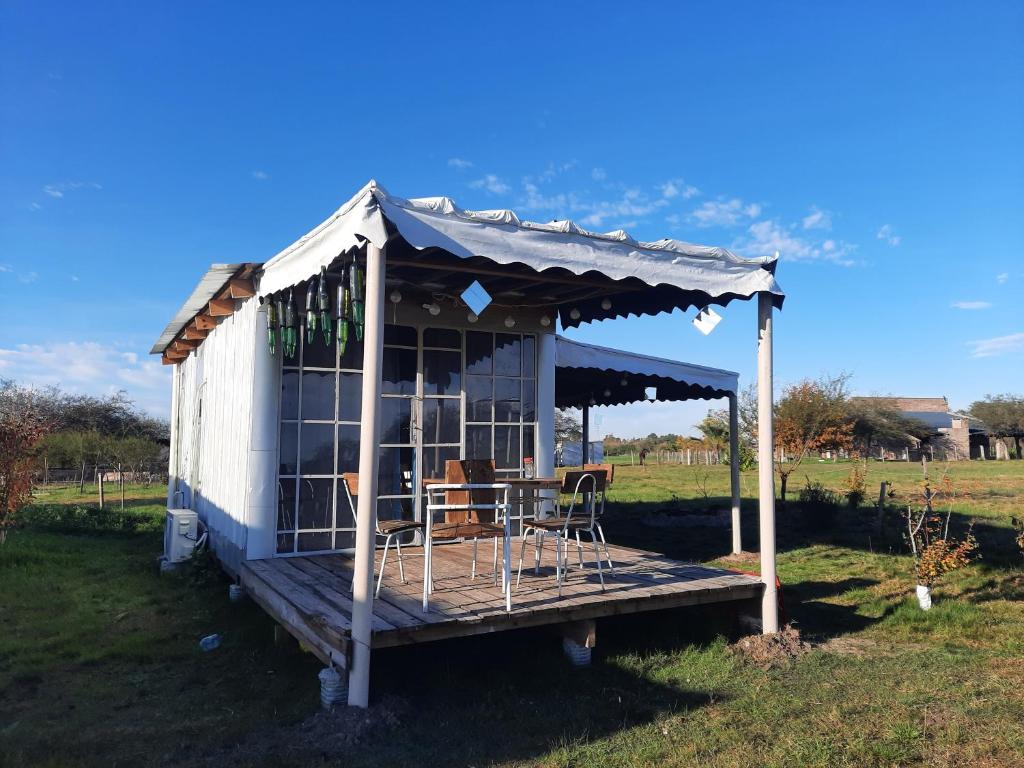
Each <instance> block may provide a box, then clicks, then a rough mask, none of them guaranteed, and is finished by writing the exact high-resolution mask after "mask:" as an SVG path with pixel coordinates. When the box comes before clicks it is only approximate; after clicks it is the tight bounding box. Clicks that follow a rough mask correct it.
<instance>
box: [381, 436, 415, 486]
mask: <svg viewBox="0 0 1024 768" xmlns="http://www.w3.org/2000/svg"><path fill="white" fill-rule="evenodd" d="M412 453H413V449H412V448H380V449H378V454H377V455H378V461H379V462H380V463H379V465H378V468H377V493H378V494H379V495H380V496H398V495H400V494H403V493H412Z"/></svg>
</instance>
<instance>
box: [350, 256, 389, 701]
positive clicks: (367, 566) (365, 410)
mask: <svg viewBox="0 0 1024 768" xmlns="http://www.w3.org/2000/svg"><path fill="white" fill-rule="evenodd" d="M385 260H386V256H385V253H384V251H383V250H382V249H379V248H377V247H375V246H374V245H373V244H372V243H367V245H366V310H365V311H366V318H365V320H366V323H365V330H364V334H363V402H362V415H361V422H360V428H359V499H358V509H357V517H356V558H355V565H354V570H353V573H352V670H351V672H350V673H349V677H348V703H349V705H350V706H353V707H366V706H368V704H369V701H370V634H371V631H372V630H371V623H372V620H373V557H374V548H375V544H376V540H377V539H376V535H375V522H376V519H377V464H378V459H377V446H378V443H379V442H380V440H379V438H380V390H381V368H382V363H383V359H384V272H385Z"/></svg>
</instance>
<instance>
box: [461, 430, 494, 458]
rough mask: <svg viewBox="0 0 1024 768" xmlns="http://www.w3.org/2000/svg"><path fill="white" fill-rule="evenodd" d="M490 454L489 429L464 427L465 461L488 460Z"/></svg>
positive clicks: (490, 456)
mask: <svg viewBox="0 0 1024 768" xmlns="http://www.w3.org/2000/svg"><path fill="white" fill-rule="evenodd" d="M492 456H493V454H492V453H491V427H490V425H488V426H486V427H475V426H467V427H466V458H467V459H490V458H492Z"/></svg>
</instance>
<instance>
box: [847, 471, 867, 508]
mask: <svg viewBox="0 0 1024 768" xmlns="http://www.w3.org/2000/svg"><path fill="white" fill-rule="evenodd" d="M844 486H845V488H846V491H845V492H844V494H843V495H844V496H846V503H847V504H849V505H850V509H857V507H859V506H860V505H861V504H863V503H864V499H865V498H867V495H868V470H867V467H865V466H864V465H863V464H860V463H857V464H854V465H853V469H851V470H850V474H849V475H848V476H847V478H846V482H845V483H844Z"/></svg>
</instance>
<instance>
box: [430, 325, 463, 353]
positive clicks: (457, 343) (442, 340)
mask: <svg viewBox="0 0 1024 768" xmlns="http://www.w3.org/2000/svg"><path fill="white" fill-rule="evenodd" d="M423 346H424V347H444V348H445V349H458V350H461V349H462V334H461V333H459V332H458V331H456V330H453V329H451V328H424V329H423Z"/></svg>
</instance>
